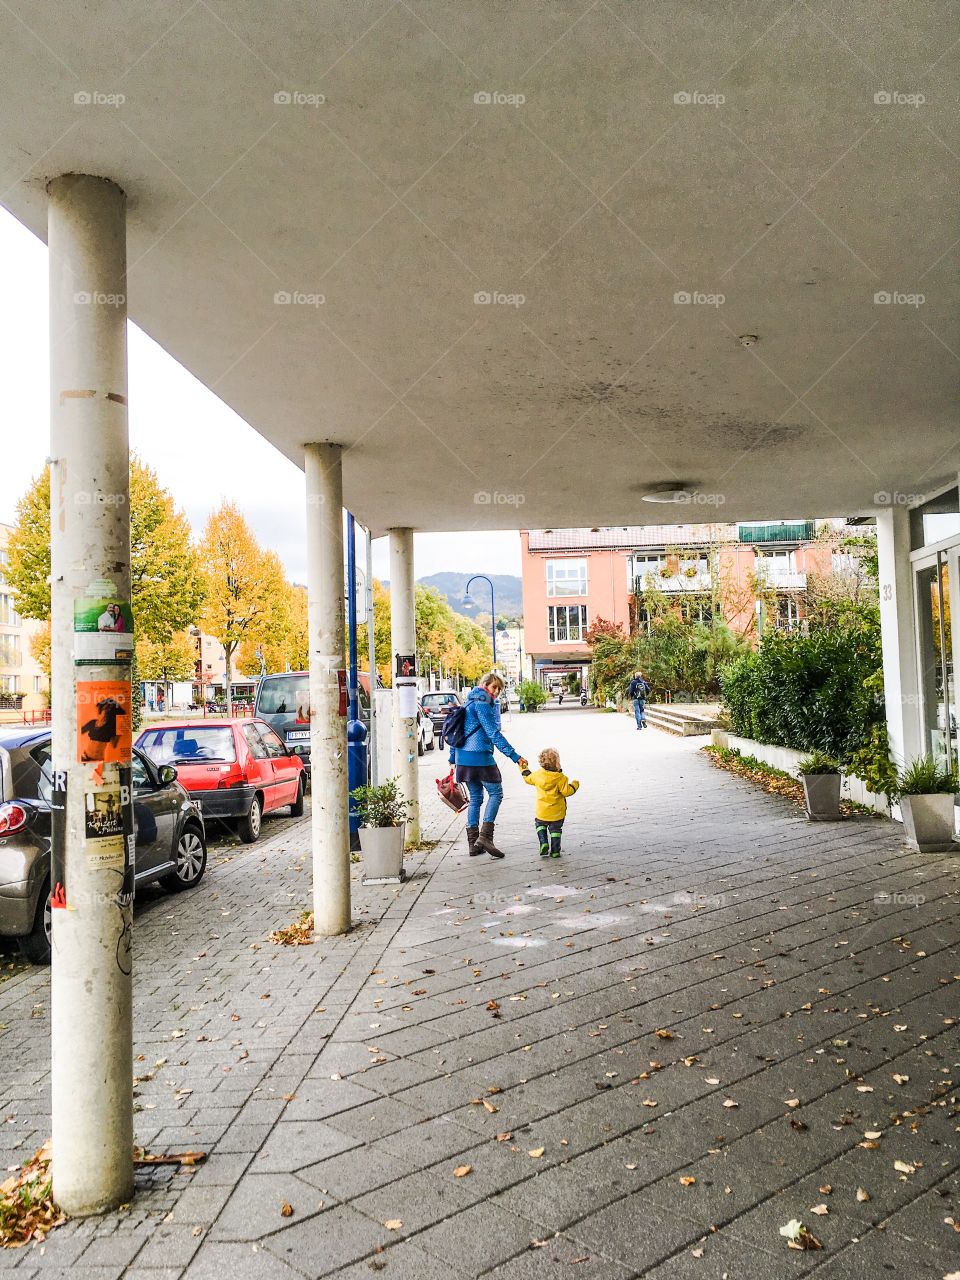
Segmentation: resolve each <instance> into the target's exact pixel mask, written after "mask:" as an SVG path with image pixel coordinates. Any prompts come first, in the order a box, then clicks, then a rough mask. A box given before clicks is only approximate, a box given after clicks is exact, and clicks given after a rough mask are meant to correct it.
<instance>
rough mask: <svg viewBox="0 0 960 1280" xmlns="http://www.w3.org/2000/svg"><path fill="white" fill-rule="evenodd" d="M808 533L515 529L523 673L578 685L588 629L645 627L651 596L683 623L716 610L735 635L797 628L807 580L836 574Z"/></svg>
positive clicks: (699, 527)
mask: <svg viewBox="0 0 960 1280" xmlns="http://www.w3.org/2000/svg"><path fill="white" fill-rule="evenodd" d="M816 535H817V527H816V522H814V521H812V520H793V521H769V522H764V523H752V524H729V523H713V524H675V525H630V526H623V527H620V528H608V529H599V528H598V529H524V530H521V533H520V545H521V559H522V573H523V620H524V650H525V653H526V669H525V675H528V676H529V677H530V678H532V679H535V680H539V681H540V682H541V683H542V684H545V685H548V686H549V685H551V684H556V683H557V682H558V681H559V680H560V678H561V677H563V676H565V675H567V674H568V673H570V672H575V673H577V674H579V675H580V677H581V679H582V680H583V681H586V676H587V668H588V666H589V661H590V650H589V646H588V645H587V642H586V635H587V631H588V629H589V628H590V627H591V626H592V625H593V623H594V622H596V621H597V619H600V618H602V619H604V620H605V621H607V622H614V623H617V624H619V625H620V626H621V627H622V628H623V631H624V633H625V634H633V633H634V632H636V631H638V630H644V629H646V628H647V627H649V624H650V615H649V607H648V606H649V604H650V596H651V595H652V594H653V593H658V598H662V597H663V596H666V597H667V598H668V600H669V601H671V602H673V603H675V606H676V609H677V611H678V612H680V613H681V614H682V616H684V617H685V618H687V619H689V620H690V621H701V622H709V621H710V620H711V619H712V618H713V617H714V616H715V615H716V614H717V612H718V611H719V614H720V616H721V617H722V618H723V620H724V622H726V623H727V625H728V626H729V627H731V628H732V630H734V631H736V632H738V633H739V634H741V635H750V634H754V635H759V633H760V631H761V630H762V628H763V627H764V626H767V625H774V626H778V627H783V628H788V629H789V628H792V627H796V626H798V625H799V624H800V622H801V621H802V618H803V596H804V592H805V590H806V586H807V576H808V574H813V573H821V574H822V573H828V572H830V571H831V569H832V568H834V567H835V566H834V564H833V549H832V545H831V543H830V542H829V541H826V540H824V539H823V538H820V539H818V538H817V536H816Z"/></svg>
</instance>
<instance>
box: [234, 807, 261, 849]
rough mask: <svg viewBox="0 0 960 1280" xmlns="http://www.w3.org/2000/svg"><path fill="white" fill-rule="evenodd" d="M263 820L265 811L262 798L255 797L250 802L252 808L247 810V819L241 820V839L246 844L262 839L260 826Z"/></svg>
mask: <svg viewBox="0 0 960 1280" xmlns="http://www.w3.org/2000/svg"><path fill="white" fill-rule="evenodd" d="M262 820H263V810H262V808H261V807H260V797H259V796H254V797H253V799H252V800H251V801H250V808H249V809H248V810H247V814H246V817H244V818H241V819H240V826H239V831H240V839H241V840H242V841H243V842H244V844H253V843H254V841H256V840H258V839H259V838H260V826H261V823H262Z"/></svg>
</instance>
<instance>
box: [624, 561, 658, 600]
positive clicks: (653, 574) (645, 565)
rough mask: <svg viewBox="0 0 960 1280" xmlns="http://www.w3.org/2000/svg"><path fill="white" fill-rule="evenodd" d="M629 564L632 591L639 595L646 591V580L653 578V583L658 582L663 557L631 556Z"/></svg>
mask: <svg viewBox="0 0 960 1280" xmlns="http://www.w3.org/2000/svg"><path fill="white" fill-rule="evenodd" d="M629 564H630V580H631V582H632V583H633V590H634V592H635V594H637V595H639V594H640V592H641V591H644V590H645V589H646V587H647V585H648V583H647V579H648V578H653V579H654V580H655V582H656V581H658V580H659V578H660V570H661V569H662V568H663V564H664V561H663V556H633V557H632V558H631V560H630V561H629Z"/></svg>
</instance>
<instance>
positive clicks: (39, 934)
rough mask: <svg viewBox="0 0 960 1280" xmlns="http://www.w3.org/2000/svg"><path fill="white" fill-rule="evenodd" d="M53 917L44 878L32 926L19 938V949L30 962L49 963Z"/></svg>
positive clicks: (47, 883)
mask: <svg viewBox="0 0 960 1280" xmlns="http://www.w3.org/2000/svg"><path fill="white" fill-rule="evenodd" d="M52 929H53V918H52V914H51V911H50V881H49V880H44V882H43V885H42V886H41V889H40V898H39V900H38V902H37V911H36V915H35V916H34V920H33V928H32V929H31V930H30V932H29V933H28V934H26V935H25V936H24V937H22V938H21V939H20V951H21V953H22V955H23V957H24V959H25V960H29V961H30V962H31V963H32V964H49V963H50V939H51V933H52Z"/></svg>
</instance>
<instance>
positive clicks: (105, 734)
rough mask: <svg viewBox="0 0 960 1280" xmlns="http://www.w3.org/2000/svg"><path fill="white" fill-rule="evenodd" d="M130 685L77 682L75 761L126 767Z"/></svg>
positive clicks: (123, 682)
mask: <svg viewBox="0 0 960 1280" xmlns="http://www.w3.org/2000/svg"><path fill="white" fill-rule="evenodd" d="M131 709H132V708H131V696H130V684H129V682H128V681H126V680H78V681H77V759H78V760H80V761H81V762H85V761H88V760H89V761H97V762H99V761H104V760H110V761H117V762H119V763H121V764H129V762H130V757H131V753H132V747H133V742H132V737H133V735H132V731H131V726H130V712H131Z"/></svg>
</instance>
